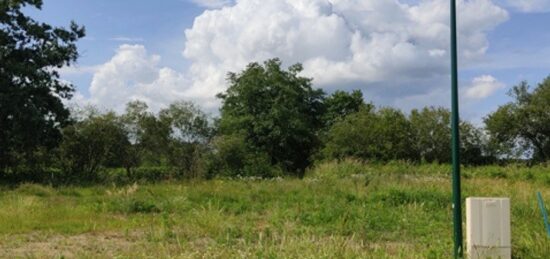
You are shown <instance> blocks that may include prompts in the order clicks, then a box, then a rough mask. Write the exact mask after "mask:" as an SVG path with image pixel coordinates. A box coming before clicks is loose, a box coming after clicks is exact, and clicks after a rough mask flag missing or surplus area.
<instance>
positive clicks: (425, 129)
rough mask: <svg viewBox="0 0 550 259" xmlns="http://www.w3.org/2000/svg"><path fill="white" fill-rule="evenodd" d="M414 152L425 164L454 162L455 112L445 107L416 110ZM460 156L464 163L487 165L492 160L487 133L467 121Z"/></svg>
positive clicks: (463, 125)
mask: <svg viewBox="0 0 550 259" xmlns="http://www.w3.org/2000/svg"><path fill="white" fill-rule="evenodd" d="M410 121H411V129H412V131H413V135H414V136H413V138H414V149H415V152H416V153H417V154H419V158H420V159H421V161H426V162H430V163H431V162H439V163H450V162H451V112H450V111H449V110H448V109H446V108H442V107H438V108H436V107H425V108H423V109H422V110H420V111H419V110H416V109H414V110H412V111H411V115H410ZM459 129H460V153H461V162H462V163H464V164H474V165H478V164H484V163H487V162H490V161H491V160H492V154H491V153H490V152H489V151H488V150H487V144H486V141H485V139H484V134H483V132H482V131H481V130H480V129H479V128H477V127H475V126H474V125H472V124H471V123H469V122H467V121H461V122H460V125H459Z"/></svg>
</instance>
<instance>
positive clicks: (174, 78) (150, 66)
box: [80, 44, 189, 111]
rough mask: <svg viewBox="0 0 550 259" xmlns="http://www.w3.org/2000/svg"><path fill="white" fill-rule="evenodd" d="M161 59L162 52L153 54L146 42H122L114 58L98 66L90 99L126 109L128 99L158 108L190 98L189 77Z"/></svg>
mask: <svg viewBox="0 0 550 259" xmlns="http://www.w3.org/2000/svg"><path fill="white" fill-rule="evenodd" d="M159 61H160V57H159V56H156V55H149V54H148V53H147V51H146V49H145V47H144V46H142V45H127V44H125V45H121V46H120V47H119V48H118V50H117V51H116V54H115V55H114V56H113V57H112V58H111V60H109V61H108V62H106V63H104V64H102V65H100V66H99V67H98V68H97V71H96V72H95V74H94V76H93V79H92V83H91V86H90V89H89V92H90V98H89V101H90V103H92V104H95V105H98V106H99V107H100V108H108V109H114V110H116V111H123V110H124V107H125V104H126V103H127V102H129V101H132V100H136V99H139V100H143V101H146V102H147V103H148V104H149V105H150V106H151V107H152V109H153V110H158V109H160V108H161V107H163V106H165V105H167V104H169V103H171V102H173V101H175V100H180V99H185V98H187V95H186V88H185V86H187V85H189V82H188V80H187V79H186V78H185V77H184V76H183V75H182V74H181V73H178V72H176V71H174V70H172V69H170V68H167V67H160V66H159ZM80 99H82V98H80Z"/></svg>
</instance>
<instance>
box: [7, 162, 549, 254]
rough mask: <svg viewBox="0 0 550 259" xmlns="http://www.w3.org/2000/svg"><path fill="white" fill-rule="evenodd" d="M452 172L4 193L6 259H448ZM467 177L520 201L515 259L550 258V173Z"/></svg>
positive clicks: (468, 171) (484, 189) (392, 171)
mask: <svg viewBox="0 0 550 259" xmlns="http://www.w3.org/2000/svg"><path fill="white" fill-rule="evenodd" d="M448 171H449V167H448V166H446V165H439V164H425V165H413V164H409V163H396V162H392V163H390V164H386V165H371V164H365V163H363V162H360V161H359V160H349V159H348V160H343V161H342V162H327V163H323V164H319V165H318V166H316V167H314V168H312V169H311V170H310V171H308V172H307V173H306V176H305V178H304V179H295V178H284V179H283V178H273V179H270V180H269V179H267V180H266V179H264V180H260V179H257V178H239V179H237V178H232V179H225V178H220V179H216V180H211V181H185V182H171V183H159V184H154V185H153V184H131V185H125V186H113V185H99V186H93V187H60V188H52V187H50V186H43V185H35V184H24V185H20V186H18V187H14V188H10V189H6V188H4V190H2V192H1V196H0V203H1V204H2V206H3V208H4V209H3V210H2V211H0V222H2V224H0V257H3V256H8V255H10V257H13V256H21V257H61V256H65V257H93V258H102V257H109V258H112V257H132V258H138V257H183V258H186V257H197V258H204V257H208V258H228V257H229V258H231V257H274V258H275V257H281V258H287V257H300V258H320V257H321V258H449V257H451V256H452V224H451V222H452V220H451V218H452V214H451V203H450V195H451V194H450V188H449V186H450V178H449V177H448ZM463 171H464V173H465V180H464V182H463V188H464V189H463V192H464V195H465V196H508V197H510V198H511V205H512V208H511V213H512V233H513V237H512V244H513V247H512V250H513V253H514V258H545V257H547V255H549V254H550V250H549V249H550V246H548V239H547V238H546V233H545V230H544V227H543V223H542V218H541V216H540V212H539V210H538V207H537V205H536V196H535V194H536V192H537V191H541V192H542V193H543V195H544V196H545V197H550V188H548V186H549V184H550V178H549V177H548V174H547V173H546V172H547V171H548V168H547V167H533V168H525V167H516V166H507V167H498V166H486V167H472V168H464V170H463ZM545 173H546V174H545ZM528 175H531V176H530V177H529V176H528ZM544 175H546V176H544Z"/></svg>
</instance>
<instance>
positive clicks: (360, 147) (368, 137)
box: [322, 108, 415, 161]
mask: <svg viewBox="0 0 550 259" xmlns="http://www.w3.org/2000/svg"><path fill="white" fill-rule="evenodd" d="M412 136H413V135H412V131H411V126H410V123H409V121H408V120H407V117H406V116H405V115H404V114H403V113H402V112H401V111H399V110H396V109H392V108H382V109H380V110H378V111H375V110H374V109H372V108H366V109H362V110H361V111H359V112H357V113H353V114H350V115H348V116H346V117H345V118H344V119H342V120H339V121H337V122H336V123H335V124H334V125H333V126H332V127H331V128H330V130H329V132H328V134H327V138H326V144H325V147H324V148H323V151H322V154H323V156H324V157H325V158H327V159H342V158H346V157H355V158H359V159H364V160H374V161H390V160H397V159H403V160H412V159H413V158H414V157H415V153H414V152H413V151H414V150H413V148H412V147H413V145H412V139H413V138H412Z"/></svg>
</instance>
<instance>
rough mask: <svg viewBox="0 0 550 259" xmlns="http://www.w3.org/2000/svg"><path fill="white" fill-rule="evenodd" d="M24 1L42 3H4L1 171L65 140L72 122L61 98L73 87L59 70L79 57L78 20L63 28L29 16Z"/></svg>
mask: <svg viewBox="0 0 550 259" xmlns="http://www.w3.org/2000/svg"><path fill="white" fill-rule="evenodd" d="M26 5H29V6H33V7H36V8H38V9H40V8H41V6H42V1H41V0H5V1H0V147H1V148H0V171H2V170H3V171H5V170H7V169H8V168H10V167H13V166H16V165H17V164H18V163H20V162H21V160H19V159H18V157H23V158H29V157H32V156H33V153H34V151H35V150H37V149H39V148H44V149H46V150H49V149H51V148H53V147H56V146H57V145H58V143H59V142H60V141H61V128H63V127H64V126H66V125H67V124H68V122H69V111H68V110H67V109H66V108H65V107H64V105H63V103H62V101H61V100H62V99H63V98H70V97H71V93H72V91H73V89H74V87H73V86H72V85H70V84H68V83H65V82H63V81H62V80H60V78H59V74H58V72H57V71H56V69H58V68H61V67H63V66H68V65H71V64H72V63H73V62H75V61H76V59H77V57H78V52H77V48H76V45H75V42H76V41H77V40H78V39H79V38H81V37H83V36H84V28H83V27H79V26H78V25H76V24H75V23H71V25H70V28H69V29H64V28H59V27H52V26H50V25H48V24H45V23H39V22H37V21H35V20H33V19H31V18H30V17H28V16H26V15H25V14H23V12H22V10H21V9H22V8H23V7H24V6H26Z"/></svg>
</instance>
